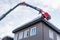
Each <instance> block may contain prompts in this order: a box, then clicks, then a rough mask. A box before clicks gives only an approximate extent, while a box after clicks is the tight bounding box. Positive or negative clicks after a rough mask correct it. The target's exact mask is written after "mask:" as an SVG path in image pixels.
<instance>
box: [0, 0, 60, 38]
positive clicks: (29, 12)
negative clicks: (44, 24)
mask: <svg viewBox="0 0 60 40" xmlns="http://www.w3.org/2000/svg"><path fill="white" fill-rule="evenodd" d="M20 2H26V3H28V4H31V5H33V6H36V7H38V8H41V9H43V10H44V11H46V12H48V13H49V14H50V15H51V19H50V20H49V22H50V23H52V24H53V25H55V26H56V27H57V28H58V29H60V19H59V18H60V0H0V17H1V16H2V15H3V14H4V13H6V12H7V11H8V10H9V9H11V8H13V7H14V6H15V5H17V4H18V3H20ZM38 13H39V12H38V11H36V10H34V9H32V8H29V7H26V6H18V7H17V8H16V9H15V10H13V11H12V12H10V14H8V15H7V16H6V17H5V18H4V19H3V20H2V21H0V38H3V37H4V36H7V35H8V36H11V37H14V34H13V33H12V31H13V30H14V29H16V28H18V27H20V26H21V25H24V24H25V23H28V22H30V21H31V20H33V19H35V18H37V17H40V16H41V15H39V14H38Z"/></svg>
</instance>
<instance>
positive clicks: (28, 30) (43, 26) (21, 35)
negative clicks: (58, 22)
mask: <svg viewBox="0 0 60 40" xmlns="http://www.w3.org/2000/svg"><path fill="white" fill-rule="evenodd" d="M13 33H14V34H15V36H14V40H60V30H59V29H58V28H56V27H55V26H54V25H52V24H51V23H50V22H48V21H47V20H45V19H43V18H37V19H35V20H33V21H31V22H29V23H27V24H25V25H23V26H21V27H19V28H17V29H15V30H13Z"/></svg>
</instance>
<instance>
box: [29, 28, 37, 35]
mask: <svg viewBox="0 0 60 40" xmlns="http://www.w3.org/2000/svg"><path fill="white" fill-rule="evenodd" d="M33 35H36V27H33V28H31V30H30V36H33Z"/></svg>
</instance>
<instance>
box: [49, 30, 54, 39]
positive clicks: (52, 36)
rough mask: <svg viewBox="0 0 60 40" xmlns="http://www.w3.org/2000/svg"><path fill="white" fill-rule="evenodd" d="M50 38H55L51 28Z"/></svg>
mask: <svg viewBox="0 0 60 40" xmlns="http://www.w3.org/2000/svg"><path fill="white" fill-rule="evenodd" d="M49 38H51V39H54V35H53V31H52V30H49Z"/></svg>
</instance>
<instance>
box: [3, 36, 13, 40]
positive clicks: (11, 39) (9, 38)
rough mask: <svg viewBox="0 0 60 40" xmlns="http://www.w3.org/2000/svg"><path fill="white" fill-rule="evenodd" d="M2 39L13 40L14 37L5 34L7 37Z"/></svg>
mask: <svg viewBox="0 0 60 40" xmlns="http://www.w3.org/2000/svg"><path fill="white" fill-rule="evenodd" d="M2 40H13V38H12V37H10V36H5V37H3V38H2Z"/></svg>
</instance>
